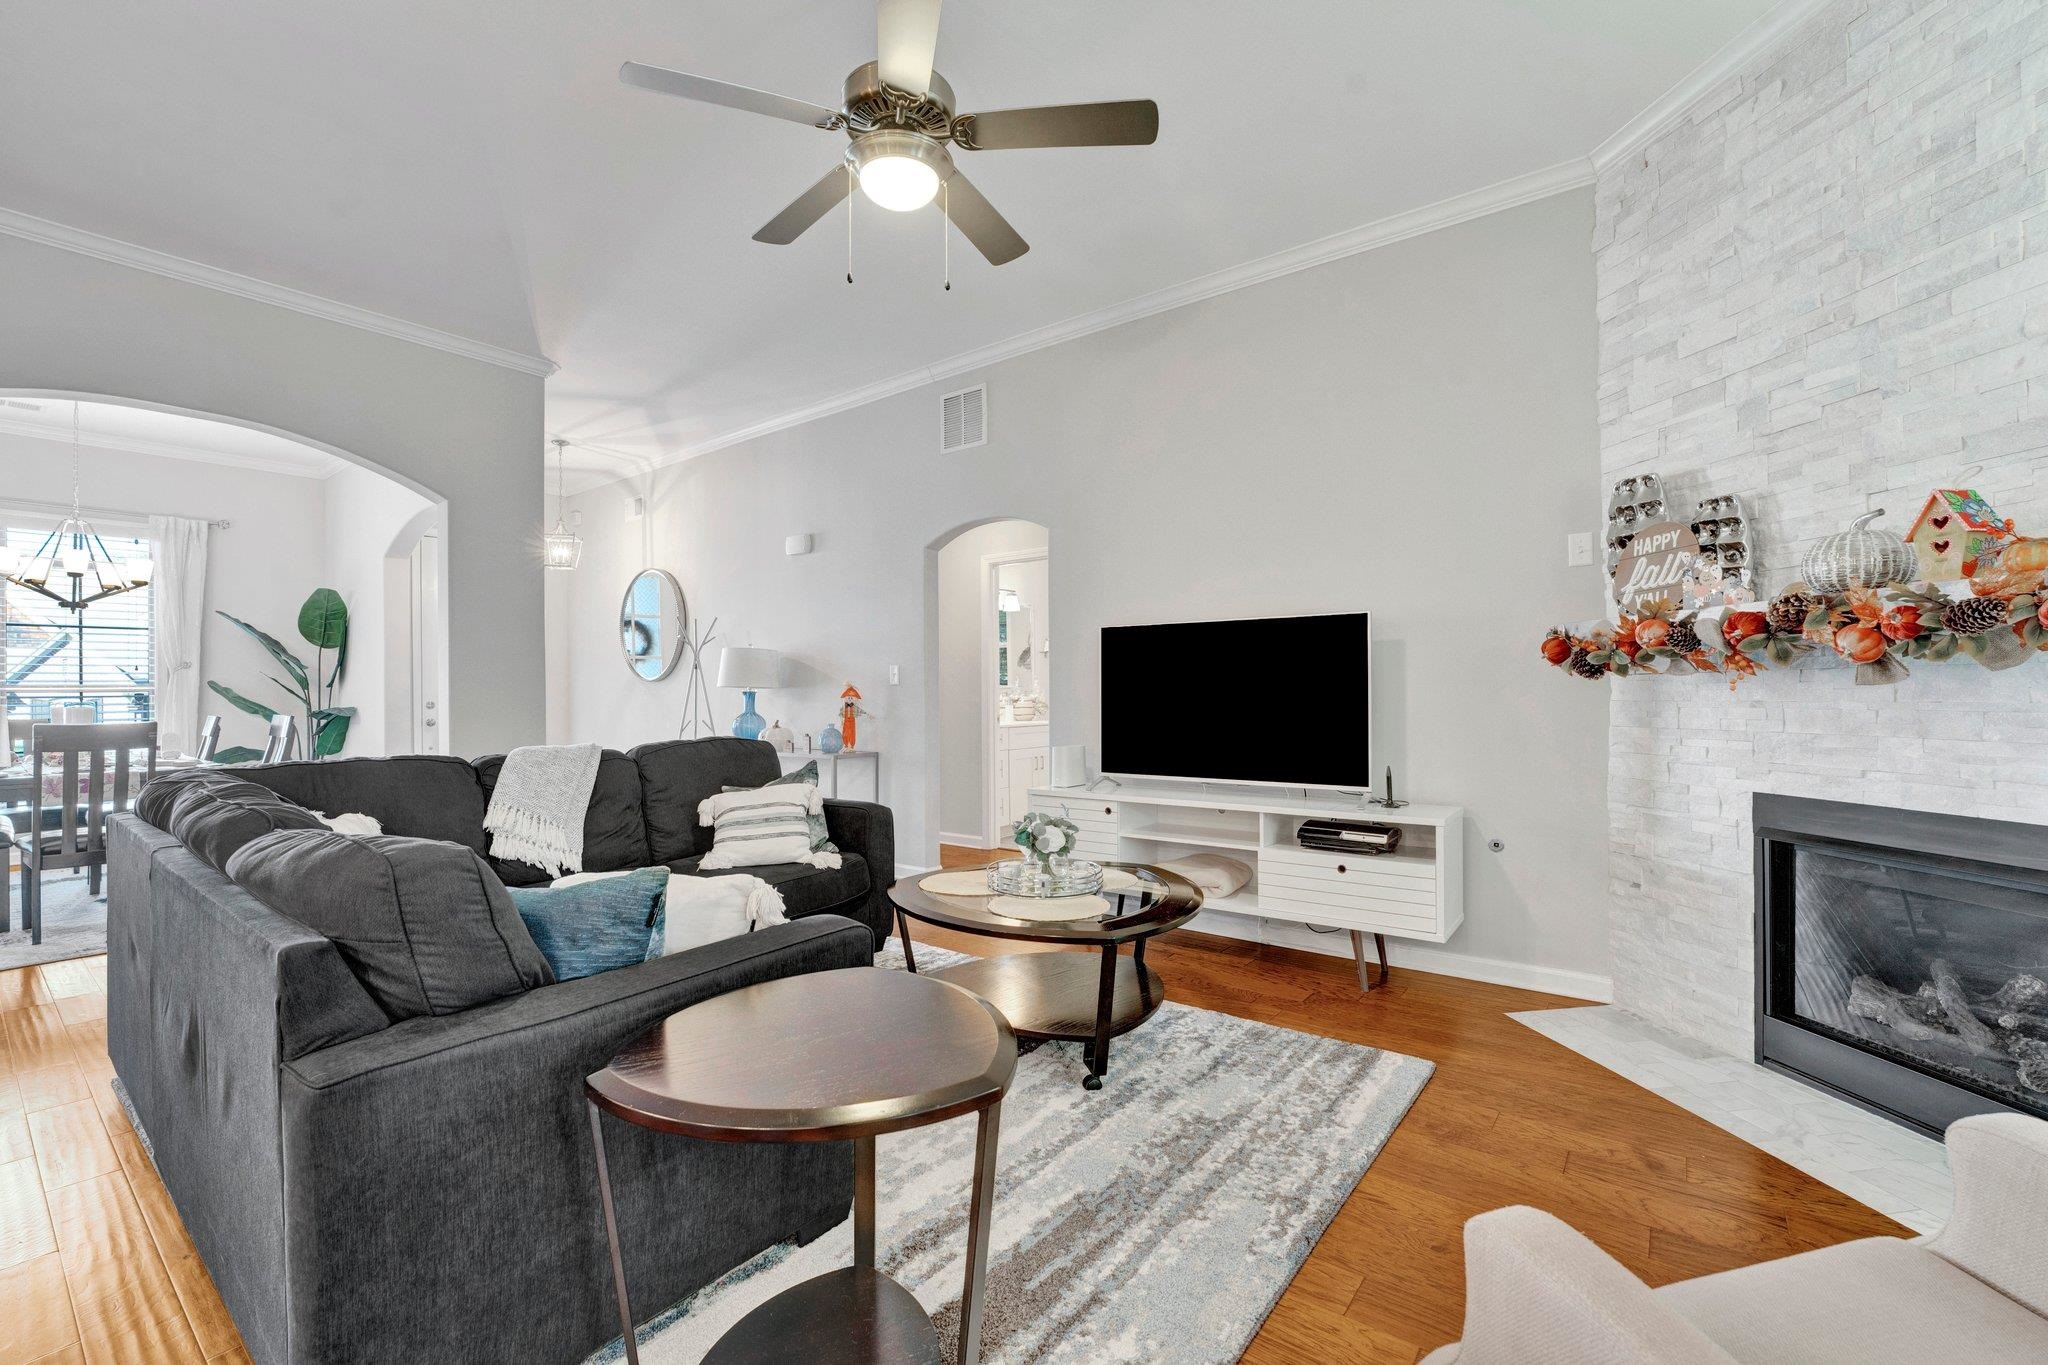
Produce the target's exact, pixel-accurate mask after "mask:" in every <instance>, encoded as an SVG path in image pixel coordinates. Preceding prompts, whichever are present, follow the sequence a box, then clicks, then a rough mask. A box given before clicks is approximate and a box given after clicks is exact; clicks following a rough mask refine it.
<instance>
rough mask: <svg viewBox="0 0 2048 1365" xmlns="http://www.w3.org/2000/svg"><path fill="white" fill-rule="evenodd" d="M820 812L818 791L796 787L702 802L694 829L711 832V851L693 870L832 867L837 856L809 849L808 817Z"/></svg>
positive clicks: (723, 794)
mask: <svg viewBox="0 0 2048 1365" xmlns="http://www.w3.org/2000/svg"><path fill="white" fill-rule="evenodd" d="M824 809H825V802H824V799H823V798H822V797H820V796H819V795H818V789H817V788H816V787H813V786H809V785H807V784H804V783H800V782H797V783H780V784H777V785H775V786H771V787H759V788H756V789H755V790H753V791H738V792H720V793H719V794H718V795H716V796H707V797H705V798H704V799H703V800H702V801H700V802H698V803H697V823H698V824H700V825H708V826H709V827H710V828H711V831H712V835H711V851H710V852H709V853H707V854H705V855H704V857H703V858H702V859H701V860H700V861H699V862H698V864H697V866H699V867H704V868H719V867H767V866H770V865H771V864H774V863H807V864H809V865H810V866H812V867H838V866H839V855H838V854H837V853H828V852H825V851H823V850H813V849H812V848H811V816H813V815H818V814H822V813H823V812H824Z"/></svg>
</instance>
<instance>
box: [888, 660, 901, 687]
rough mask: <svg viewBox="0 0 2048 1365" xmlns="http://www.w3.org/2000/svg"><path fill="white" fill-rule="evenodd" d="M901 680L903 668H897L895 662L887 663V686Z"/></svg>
mask: <svg viewBox="0 0 2048 1365" xmlns="http://www.w3.org/2000/svg"><path fill="white" fill-rule="evenodd" d="M902 681H903V670H902V669H901V668H898V667H897V666H896V665H895V664H890V665H889V686H891V687H894V686H895V685H896V684H898V683H900V682H902Z"/></svg>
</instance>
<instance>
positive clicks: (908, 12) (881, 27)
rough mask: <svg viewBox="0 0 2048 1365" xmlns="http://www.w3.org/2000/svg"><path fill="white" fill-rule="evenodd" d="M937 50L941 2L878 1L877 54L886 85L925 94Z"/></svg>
mask: <svg viewBox="0 0 2048 1365" xmlns="http://www.w3.org/2000/svg"><path fill="white" fill-rule="evenodd" d="M938 49H939V0H875V54H876V58H877V60H878V62H879V63H880V67H881V76H882V81H883V83H884V84H887V85H893V86H895V87H896V88H897V89H898V90H906V91H908V92H910V93H911V94H913V95H922V94H924V93H925V92H926V91H927V90H929V89H930V88H931V83H932V57H933V54H935V53H936V52H937V51H938Z"/></svg>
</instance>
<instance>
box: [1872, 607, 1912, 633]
mask: <svg viewBox="0 0 2048 1365" xmlns="http://www.w3.org/2000/svg"><path fill="white" fill-rule="evenodd" d="M1879 628H1880V629H1882V630H1883V631H1884V638H1885V639H1887V640H1910V639H1912V638H1913V637H1914V636H1916V635H1918V634H1919V633H1920V608H1918V607H1914V606H1905V607H1893V608H1892V609H1891V610H1890V611H1888V612H1886V613H1885V614H1884V619H1883V621H1882V623H1881V625H1880V627H1879Z"/></svg>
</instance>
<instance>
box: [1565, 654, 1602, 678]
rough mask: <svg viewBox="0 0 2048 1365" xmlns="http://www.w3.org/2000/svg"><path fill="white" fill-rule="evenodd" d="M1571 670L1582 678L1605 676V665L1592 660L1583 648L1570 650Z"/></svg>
mask: <svg viewBox="0 0 2048 1365" xmlns="http://www.w3.org/2000/svg"><path fill="white" fill-rule="evenodd" d="M1569 667H1570V668H1571V671H1572V672H1574V673H1576V674H1578V675H1579V676H1580V677H1582V678H1603V677H1605V676H1607V665H1606V664H1601V663H1595V662H1593V658H1592V656H1591V655H1589V654H1588V653H1586V651H1585V650H1583V649H1575V650H1573V651H1572V657H1571V663H1570V664H1569Z"/></svg>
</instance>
